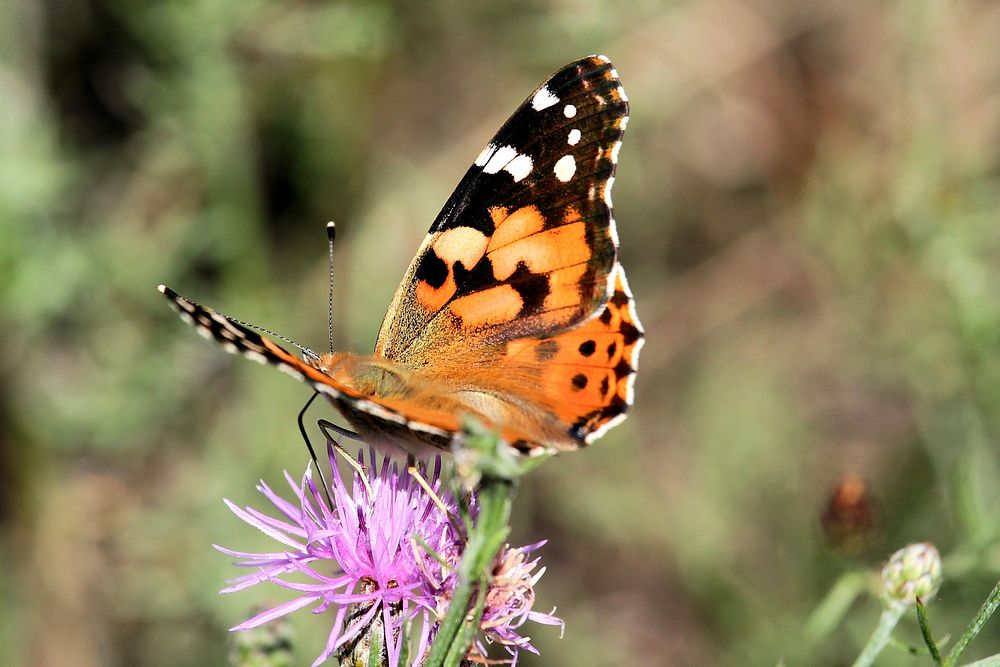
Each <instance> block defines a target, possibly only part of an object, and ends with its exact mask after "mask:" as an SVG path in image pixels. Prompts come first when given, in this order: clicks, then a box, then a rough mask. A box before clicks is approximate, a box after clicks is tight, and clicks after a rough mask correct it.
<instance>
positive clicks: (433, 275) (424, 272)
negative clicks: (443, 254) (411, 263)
mask: <svg viewBox="0 0 1000 667" xmlns="http://www.w3.org/2000/svg"><path fill="white" fill-rule="evenodd" d="M416 278H417V280H422V281H424V282H425V283H427V284H428V285H430V286H431V287H433V288H434V289H438V288H439V287H441V285H444V282H445V281H446V280H448V265H447V264H446V263H445V261H444V260H443V259H441V258H440V257H438V256H437V253H436V252H434V249H433V248H429V249H428V250H427V251H426V252H425V253H424V257H423V259H421V260H420V264H419V265H418V266H417V273H416Z"/></svg>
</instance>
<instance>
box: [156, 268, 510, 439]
mask: <svg viewBox="0 0 1000 667" xmlns="http://www.w3.org/2000/svg"><path fill="white" fill-rule="evenodd" d="M158 289H159V291H160V292H161V293H162V294H163V295H164V296H165V297H166V298H167V300H168V301H169V302H170V305H171V306H172V307H173V308H174V310H176V311H177V313H178V315H180V316H181V319H183V320H184V321H185V322H187V323H188V324H190V325H191V326H193V327H194V328H195V329H196V330H197V331H198V333H200V334H201V335H202V336H204V337H205V338H209V339H212V340H215V341H216V342H217V343H219V344H220V345H221V346H222V347H223V349H225V350H226V351H227V352H231V353H233V354H239V355H241V356H244V357H247V358H248V359H251V360H253V361H256V362H259V363H262V364H269V365H271V366H276V367H277V368H278V369H279V370H281V371H284V372H285V373H287V374H288V375H291V376H292V377H294V378H295V379H297V380H299V381H301V382H305V383H306V384H308V385H310V386H311V387H312V388H313V389H315V390H316V391H318V392H320V393H321V394H323V395H324V396H326V397H327V399H329V400H330V402H331V403H333V405H334V406H335V407H336V408H337V409H338V410H340V411H341V413H342V414H343V415H344V416H345V417H346V418H347V419H348V421H350V422H351V424H352V425H354V426H355V427H362V428H363V430H364V431H365V435H367V436H369V440H372V441H371V442H369V444H381V443H376V442H375V440H376V439H377V440H384V438H373V437H371V436H375V435H388V436H390V438H394V439H395V440H397V441H399V442H407V443H409V444H410V445H411V446H419V445H430V446H433V447H438V448H443V447H447V446H448V445H449V444H450V442H451V437H452V435H453V434H454V433H456V432H458V430H459V428H460V421H459V412H460V411H459V410H457V409H454V406H453V405H452V406H448V407H450V408H452V409H442V407H443V406H441V405H439V404H438V405H436V404H434V403H433V402H432V401H429V400H427V399H425V398H423V397H424V396H427V395H435V396H438V397H440V396H441V395H443V394H446V392H442V391H440V390H438V391H433V390H432V391H428V390H423V391H421V390H420V388H421V387H420V383H419V382H418V383H417V387H416V388H417V389H418V390H417V391H415V392H411V393H414V394H415V399H414V398H401V397H399V396H396V397H392V398H384V397H383V398H379V397H375V396H373V395H372V392H371V391H366V390H365V389H364V388H361V387H359V386H358V385H357V383H356V382H354V381H353V378H352V377H351V376H350V375H348V376H346V377H345V376H343V375H341V376H339V377H334V376H331V375H329V374H327V373H324V372H323V371H321V370H319V369H317V368H315V367H314V366H312V365H310V364H309V363H306V362H305V361H303V360H302V359H300V358H298V357H297V356H295V355H294V354H292V353H290V352H288V351H287V350H285V349H284V348H283V347H281V346H280V345H278V344H277V343H275V342H274V341H272V340H269V339H268V338H266V337H264V336H262V335H260V334H259V333H257V332H256V331H254V330H252V329H250V328H248V327H246V326H244V325H243V324H242V323H240V322H238V321H236V320H233V319H231V318H228V317H226V316H225V315H222V314H221V313H218V312H216V311H214V310H212V309H211V308H206V307H205V306H201V305H199V304H197V303H194V302H193V301H189V300H188V299H185V298H184V297H182V296H180V295H179V294H177V292H175V291H173V290H172V289H170V288H169V287H166V286H165V285H160V286H159V288H158ZM331 356H332V355H323V356H322V357H321V356H320V355H317V356H316V360H317V363H319V361H320V359H328V358H331ZM343 356H345V357H352V356H353V355H343ZM350 361H351V362H353V363H351V364H349V365H351V366H353V367H357V366H359V365H362V364H364V363H366V361H375V360H373V359H371V358H365V357H359V358H356V359H351V360H350ZM439 400H440V399H439ZM507 435H508V437H513V438H515V439H518V438H520V437H521V436H520V435H519V434H516V433H514V432H513V431H512V432H510V433H509V434H507Z"/></svg>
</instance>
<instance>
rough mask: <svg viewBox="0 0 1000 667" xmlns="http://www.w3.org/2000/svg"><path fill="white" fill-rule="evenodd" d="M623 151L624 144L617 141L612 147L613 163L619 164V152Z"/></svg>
mask: <svg viewBox="0 0 1000 667" xmlns="http://www.w3.org/2000/svg"><path fill="white" fill-rule="evenodd" d="M621 149H622V142H620V141H616V142H615V145H614V146H612V147H611V163H612V164H618V151H620V150H621Z"/></svg>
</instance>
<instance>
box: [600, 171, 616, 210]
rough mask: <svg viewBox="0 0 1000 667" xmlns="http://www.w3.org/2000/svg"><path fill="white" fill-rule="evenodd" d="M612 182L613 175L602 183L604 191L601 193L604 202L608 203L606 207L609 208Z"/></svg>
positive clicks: (613, 182) (613, 180) (613, 179)
mask: <svg viewBox="0 0 1000 667" xmlns="http://www.w3.org/2000/svg"><path fill="white" fill-rule="evenodd" d="M614 184H615V177H614V176H609V177H608V182H607V183H605V184H604V193H603V195H604V203H605V204H607V205H608V208H611V186H613V185H614Z"/></svg>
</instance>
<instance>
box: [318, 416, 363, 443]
mask: <svg viewBox="0 0 1000 667" xmlns="http://www.w3.org/2000/svg"><path fill="white" fill-rule="evenodd" d="M316 424H318V425H319V430H321V431H323V435H325V436H326V437H327V438H329V439H330V440H333V437H332V436H331V435H330V431H333V432H334V433H336V434H337V435H339V436H343V437H345V438H348V439H349V440H356V441H358V442H364V441H363V440H362V438H361V436H360V435H358V434H357V433H355V432H354V431H352V430H351V429H348V428H344V427H343V426H338V425H337V424H334V423H333V422H331V421H327V420H325V419H320V420H318V421H317V422H316ZM327 429H329V431H328V430H327Z"/></svg>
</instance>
